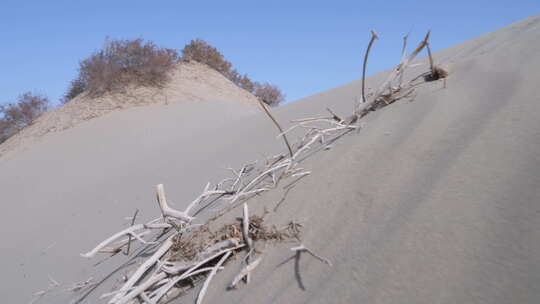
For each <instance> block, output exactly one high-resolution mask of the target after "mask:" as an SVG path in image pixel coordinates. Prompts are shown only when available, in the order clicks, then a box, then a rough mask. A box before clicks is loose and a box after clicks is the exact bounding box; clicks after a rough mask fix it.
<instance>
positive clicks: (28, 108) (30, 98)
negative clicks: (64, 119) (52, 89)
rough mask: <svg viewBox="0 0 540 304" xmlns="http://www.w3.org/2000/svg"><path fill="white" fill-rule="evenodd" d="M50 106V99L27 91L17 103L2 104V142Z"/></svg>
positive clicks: (0, 107) (0, 119)
mask: <svg viewBox="0 0 540 304" xmlns="http://www.w3.org/2000/svg"><path fill="white" fill-rule="evenodd" d="M48 108H49V99H48V98H47V97H46V96H43V95H40V94H33V93H31V92H26V93H24V94H22V95H20V96H19V98H18V99H17V102H16V103H8V104H6V105H0V143H2V142H4V141H6V140H7V139H8V138H10V137H11V136H13V135H15V134H17V132H19V131H20V130H22V129H23V128H24V127H26V126H28V125H30V124H32V122H33V121H34V120H35V119H36V118H38V117H39V116H40V115H41V114H43V113H44V112H45V111H47V109H48Z"/></svg>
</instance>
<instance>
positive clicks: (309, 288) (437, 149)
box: [0, 16, 540, 303]
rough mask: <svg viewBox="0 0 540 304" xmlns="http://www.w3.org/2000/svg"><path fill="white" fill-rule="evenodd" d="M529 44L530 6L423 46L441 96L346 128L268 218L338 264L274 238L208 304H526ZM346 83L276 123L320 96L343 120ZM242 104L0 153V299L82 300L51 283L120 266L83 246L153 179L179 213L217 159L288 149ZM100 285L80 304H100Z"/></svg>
mask: <svg viewBox="0 0 540 304" xmlns="http://www.w3.org/2000/svg"><path fill="white" fill-rule="evenodd" d="M538 54H540V16H534V17H530V18H527V19H525V20H522V21H519V22H517V23H514V24H512V25H510V26H508V27H505V28H502V29H500V30H497V31H494V32H492V33H488V34H486V35H483V36H481V37H478V38H476V39H473V40H470V41H466V42H464V43H461V44H458V45H456V46H454V47H451V48H448V49H446V50H443V51H440V52H437V53H435V58H436V60H437V61H439V62H441V63H442V64H443V65H444V66H446V67H447V68H448V69H449V70H450V76H449V78H448V80H447V87H446V88H443V87H442V82H432V83H426V84H423V85H421V86H419V87H418V89H417V92H416V95H415V98H414V99H413V100H412V101H411V102H409V101H407V100H403V101H400V102H398V103H395V104H392V105H391V106H389V107H385V108H383V109H381V110H379V111H376V112H374V113H373V114H370V115H369V116H367V117H366V119H365V122H364V123H365V124H364V127H363V129H362V130H361V131H360V132H359V133H358V134H356V133H355V134H351V135H349V136H346V137H344V138H343V139H341V140H340V141H339V142H338V143H337V144H336V145H335V146H334V147H333V148H332V149H331V150H329V151H324V152H321V153H318V154H316V155H314V156H313V157H311V158H309V159H308V160H306V162H305V165H304V167H306V168H307V169H309V170H310V171H312V172H313V173H312V175H311V176H309V177H307V178H305V179H303V180H302V182H301V183H299V184H298V185H297V186H296V187H295V188H294V189H293V190H291V191H290V193H289V195H288V196H287V199H286V201H285V202H284V203H283V204H282V206H281V207H280V209H279V212H278V213H274V214H270V215H269V220H270V221H273V222H274V223H276V224H281V223H284V222H286V221H288V220H290V219H291V218H295V219H297V220H300V221H302V222H303V223H304V226H305V228H304V235H303V242H304V244H306V245H307V246H309V247H310V248H312V249H313V250H314V251H316V252H317V253H319V254H320V255H322V256H324V257H326V258H328V259H330V260H331V261H332V262H333V267H328V266H327V265H325V264H322V263H320V262H318V261H316V260H314V259H311V258H309V257H303V258H302V259H301V261H300V263H299V264H298V265H296V266H295V264H294V262H293V261H289V262H287V263H284V264H282V262H284V261H285V260H287V259H288V258H289V257H290V256H291V255H292V253H291V252H290V251H289V250H288V248H289V247H292V246H293V245H294V244H277V245H275V246H270V247H268V248H267V250H266V251H265V254H264V260H263V262H262V264H261V266H259V268H258V269H257V271H256V272H254V274H253V277H252V283H251V284H250V285H249V286H248V287H247V288H245V287H242V288H240V289H238V290H234V291H225V287H226V286H227V284H228V282H230V280H231V279H232V277H234V275H236V272H237V271H238V267H235V265H232V266H231V267H227V268H226V269H225V270H224V271H223V272H220V273H218V275H217V276H216V278H215V279H214V281H213V282H212V285H211V288H210V289H209V293H208V294H207V297H206V299H205V302H206V303H305V302H310V303H311V302H315V303H434V302H436V303H470V302H473V303H537V302H538V300H539V299H540V288H539V287H538V286H540V217H539V215H540V205H539V202H540V191H539V190H538V185H540V153H538V151H540V120H539V119H538V117H539V114H540V94H539V93H538V90H537V89H536V83H537V82H538V80H539V79H540V71H539V69H538V67H539V66H540V56H539V55H538ZM418 63H423V65H419V66H416V67H415V68H413V69H411V71H410V76H411V77H412V76H414V75H416V74H418V73H421V72H422V71H425V70H426V69H427V65H426V59H425V58H422V59H420V60H418ZM384 75H385V73H384V72H383V73H380V74H377V75H374V76H372V77H370V79H369V81H368V86H370V87H374V86H376V85H377V84H378V83H380V82H381V79H383V78H384ZM359 88H360V83H359V81H354V82H352V83H349V84H346V85H344V86H342V87H338V88H335V89H333V90H329V91H327V92H323V93H320V94H317V95H314V96H311V97H308V98H304V99H301V100H298V101H296V102H293V103H291V104H288V105H285V106H283V107H279V108H277V109H275V111H274V113H275V115H276V117H277V118H278V119H279V120H280V121H283V122H286V121H289V120H291V119H295V118H301V117H306V116H312V115H314V114H320V113H324V111H325V110H324V109H325V107H328V106H329V107H331V108H332V109H333V110H334V111H336V112H338V113H340V114H345V113H349V112H350V111H351V109H352V106H353V100H354V98H355V97H358V96H359V90H360V89H359ZM229 100H231V99H229ZM218 105H219V106H218ZM243 109H245V105H242V104H239V103H235V102H229V103H222V102H221V103H218V102H216V101H207V102H198V103H189V104H185V103H171V104H168V105H164V104H154V105H147V106H144V107H136V108H130V109H126V110H123V111H114V112H111V113H109V114H107V115H105V116H101V117H98V118H95V119H92V120H90V121H87V122H85V123H83V124H79V125H77V126H75V127H73V128H70V129H67V130H64V131H62V132H57V133H49V134H47V135H45V136H43V138H42V139H41V140H40V141H39V142H34V143H32V144H31V145H29V146H28V147H27V148H26V149H21V150H18V151H17V153H12V154H10V155H9V157H1V158H0V191H1V193H2V194H3V201H4V204H3V206H4V207H3V209H2V211H3V212H2V218H1V220H0V229H1V231H4V232H5V233H4V237H3V238H4V239H3V240H2V245H1V246H2V248H1V250H2V260H1V262H0V263H1V264H0V266H1V268H2V269H3V275H2V278H3V280H2V282H3V284H2V285H1V286H0V294H2V296H3V299H4V301H6V302H7V303H19V302H23V303H24V302H28V301H30V300H31V299H32V293H33V292H36V291H38V290H41V289H45V288H46V287H47V285H48V284H49V279H48V275H50V276H52V277H53V278H54V279H55V280H57V281H58V282H60V283H62V284H63V285H62V287H59V288H57V289H56V290H53V291H51V292H50V293H49V294H48V295H46V296H45V297H43V298H42V299H40V301H41V302H42V303H69V302H70V301H71V300H74V299H77V297H78V295H77V294H72V293H68V292H64V291H62V290H63V289H65V288H67V287H68V286H69V284H70V283H73V282H77V281H82V280H86V279H87V278H88V277H90V276H93V277H96V278H100V277H101V276H103V275H104V274H106V273H107V272H108V271H110V270H111V269H112V267H114V265H117V264H119V263H121V262H122V261H123V259H125V258H124V257H122V256H117V257H116V258H115V259H113V260H110V261H107V262H106V263H104V264H102V265H100V267H94V266H92V264H93V263H95V262H96V261H93V260H92V261H88V260H84V259H82V258H80V257H79V253H81V252H85V251H87V250H88V249H89V248H90V247H92V246H93V245H95V244H96V243H97V242H99V241H101V240H102V239H103V238H104V237H106V236H108V235H110V233H111V232H113V231H116V230H118V229H119V228H121V227H123V226H122V224H123V223H122V219H123V218H124V217H126V216H129V215H130V214H131V213H132V212H133V211H134V210H135V208H139V209H140V210H141V214H142V218H151V217H153V216H156V215H158V213H159V211H158V209H157V208H156V205H155V204H156V203H155V199H154V192H153V189H154V188H153V187H154V185H155V184H158V183H164V184H165V185H166V187H167V194H168V197H169V198H170V200H171V201H172V202H173V203H176V206H178V207H180V208H181V207H182V204H183V203H182V202H188V201H190V200H191V199H192V198H193V197H195V196H196V195H197V194H198V193H199V192H200V190H201V189H202V187H203V186H204V184H205V183H206V182H208V181H213V182H215V181H218V180H219V179H220V178H221V177H223V176H224V174H225V172H224V170H222V169H220V168H222V167H226V166H233V167H237V166H239V165H240V164H242V163H245V162H246V161H249V160H254V159H260V158H261V157H262V156H261V155H270V154H272V153H275V152H277V151H281V150H283V146H282V143H281V142H280V141H278V140H276V139H275V133H276V132H275V130H274V129H273V126H272V124H271V123H270V122H269V121H268V120H267V119H266V118H265V117H264V116H263V115H262V114H261V113H254V112H252V111H246V110H243ZM284 124H286V123H284ZM282 193H283V190H281V189H277V190H274V191H271V192H269V193H266V194H264V195H262V196H260V197H257V198H255V199H253V200H252V201H250V206H252V208H253V212H262V209H263V208H264V206H267V207H269V208H273V206H274V205H275V204H276V202H277V201H278V200H279V199H280V197H281V196H282ZM233 213H234V214H232V215H231V216H233V215H238V214H240V211H239V210H238V211H234V212H233ZM124 224H127V222H126V223H124ZM112 284H113V282H111V283H110V284H108V285H104V286H102V287H101V289H99V290H98V292H97V293H96V296H93V297H89V298H87V300H86V301H87V302H88V303H99V302H98V300H97V298H96V297H97V296H99V293H100V291H108V290H109V289H110V286H111V285H112ZM192 298H193V295H187V300H188V302H189V301H191V299H192ZM38 303H40V302H38Z"/></svg>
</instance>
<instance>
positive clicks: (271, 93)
mask: <svg viewBox="0 0 540 304" xmlns="http://www.w3.org/2000/svg"><path fill="white" fill-rule="evenodd" d="M254 94H255V96H257V97H259V98H260V99H261V100H262V101H264V102H265V103H266V104H268V105H270V106H276V105H278V104H280V103H281V102H283V100H284V99H285V96H283V93H281V91H280V90H279V88H278V87H276V86H275V85H272V84H270V83H268V82H265V83H262V84H261V83H257V84H256V85H255V88H254Z"/></svg>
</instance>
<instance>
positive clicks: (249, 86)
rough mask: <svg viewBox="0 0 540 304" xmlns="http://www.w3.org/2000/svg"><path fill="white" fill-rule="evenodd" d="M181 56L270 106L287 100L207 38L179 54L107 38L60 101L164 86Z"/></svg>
mask: <svg viewBox="0 0 540 304" xmlns="http://www.w3.org/2000/svg"><path fill="white" fill-rule="evenodd" d="M180 59H181V60H184V61H197V62H200V63H203V64H206V65H208V66H209V67H211V68H212V69H214V70H216V71H218V72H220V73H221V74H222V75H224V76H225V77H227V78H228V79H229V80H231V81H232V82H233V83H234V84H236V85H237V86H239V87H241V88H243V89H244V90H246V91H248V92H250V93H253V94H254V95H255V96H257V97H259V98H261V99H262V100H263V101H264V102H265V103H266V104H268V105H271V106H275V105H278V104H279V103H281V102H283V100H284V95H283V93H282V92H281V91H280V90H279V88H278V87H276V86H275V85H271V84H269V83H263V84H261V83H258V82H254V81H252V80H251V79H250V78H249V77H248V75H247V74H244V75H242V74H240V73H239V72H238V71H237V70H235V69H233V68H232V64H231V63H230V62H229V61H227V60H226V59H225V57H224V56H223V54H221V53H220V52H219V50H218V49H217V48H215V47H213V46H211V45H210V44H208V43H207V42H206V41H204V40H201V39H195V40H192V41H191V42H190V43H188V44H187V45H186V46H184V48H183V49H182V56H181V57H180V56H179V55H178V52H177V51H176V50H174V49H169V48H160V47H157V46H156V45H155V44H154V43H153V42H144V40H143V39H135V40H107V41H106V42H105V46H104V47H103V49H102V50H100V51H97V52H95V53H94V54H92V55H91V56H90V57H88V58H87V59H85V60H83V61H81V62H80V64H79V74H78V75H77V77H76V78H75V79H74V80H72V81H71V83H70V85H69V87H68V90H67V92H66V93H65V94H64V96H63V98H62V100H61V101H62V102H63V103H66V102H69V101H70V100H72V99H73V98H75V97H77V96H78V95H79V94H81V93H82V92H87V93H88V95H89V96H90V97H97V96H100V95H103V94H105V93H108V92H118V91H122V90H123V89H125V88H126V87H127V86H130V85H133V86H151V87H162V86H163V85H164V84H165V83H166V82H167V81H168V80H169V72H170V71H171V70H172V69H173V68H174V64H175V63H176V62H177V61H178V60H180Z"/></svg>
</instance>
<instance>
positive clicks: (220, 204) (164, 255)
mask: <svg viewBox="0 0 540 304" xmlns="http://www.w3.org/2000/svg"><path fill="white" fill-rule="evenodd" d="M376 38H377V36H376V34H375V33H374V32H373V36H372V42H370V45H371V44H372V43H373V41H374V40H375V39H376ZM428 39H429V32H428V33H427V34H426V36H425V38H424V40H422V41H421V42H420V43H419V45H418V46H417V47H416V48H415V49H414V51H413V52H412V53H411V54H410V55H408V56H405V50H406V43H407V39H404V46H403V56H402V59H401V62H400V63H399V64H398V65H397V66H396V67H395V68H394V69H393V70H392V72H391V73H390V74H389V76H388V78H387V79H386V81H385V82H384V83H383V84H382V85H381V87H379V89H377V90H376V91H375V93H373V94H372V95H370V96H368V98H367V100H366V102H365V103H359V102H357V104H356V106H355V109H354V111H353V113H352V114H350V115H349V116H347V117H344V118H342V117H340V116H339V115H337V114H336V113H334V112H333V111H332V110H330V109H328V111H329V112H330V115H329V116H320V117H314V118H305V119H300V120H296V121H294V122H295V125H293V126H292V127H291V128H289V129H288V130H285V131H283V129H282V128H281V126H280V125H279V123H278V122H277V121H276V120H275V119H274V118H273V117H272V115H271V113H270V111H269V109H267V108H266V105H265V104H264V103H262V102H261V106H262V107H263V109H264V110H265V112H266V113H267V115H268V116H269V117H270V118H271V119H272V121H273V122H274V123H275V124H276V126H277V128H278V129H279V130H280V134H279V137H282V138H283V139H284V142H285V144H286V146H287V152H285V153H281V154H278V155H275V156H273V157H270V158H267V159H266V160H265V161H264V162H261V163H259V162H255V163H249V164H246V165H244V166H242V167H241V168H240V169H239V170H235V169H232V168H230V171H231V173H232V175H231V177H230V178H227V179H224V180H222V181H220V182H219V183H217V184H215V185H214V186H213V187H211V184H210V183H208V184H207V185H206V187H205V188H204V189H203V191H202V193H201V194H200V195H199V196H198V197H197V198H195V200H193V201H192V202H191V203H189V204H188V205H187V207H186V208H185V209H184V210H182V211H181V210H177V209H174V208H172V207H171V206H170V205H169V204H168V202H167V199H166V197H165V191H164V187H163V185H161V184H160V185H158V186H157V201H158V205H159V207H160V210H161V214H162V216H161V217H159V218H157V219H154V220H152V221H149V222H147V223H146V224H138V225H133V226H131V227H129V228H126V229H124V230H123V231H120V232H118V233H116V234H114V235H113V236H111V237H110V238H108V239H106V240H105V241H103V242H102V243H100V244H99V245H97V246H96V247H95V248H94V249H92V250H91V251H89V252H87V253H85V254H82V256H84V257H87V258H91V257H93V256H95V255H96V254H97V253H99V252H109V253H110V252H113V253H114V252H119V251H121V250H122V249H123V248H125V247H128V246H129V244H130V242H131V241H132V239H133V240H137V241H139V242H140V243H142V244H145V245H146V247H144V248H143V250H141V251H139V254H141V253H143V252H146V251H150V250H154V249H155V251H154V253H153V254H152V255H151V256H150V257H149V258H147V259H146V260H145V261H144V263H143V264H142V265H140V266H139V268H138V269H137V270H136V271H135V272H134V273H133V274H132V275H131V276H130V278H129V279H127V281H126V282H125V283H124V284H123V286H121V287H120V288H119V289H118V290H116V291H113V292H112V293H109V294H106V295H104V297H111V299H110V301H109V303H110V304H123V303H138V302H139V303H161V302H160V301H161V300H162V299H164V298H166V297H168V298H170V297H174V295H177V294H179V293H181V292H183V291H184V290H185V289H186V288H188V289H189V288H193V286H194V284H195V283H194V281H200V280H202V279H205V282H204V284H203V286H202V288H201V290H200V292H199V296H198V300H197V303H200V302H201V301H202V299H203V297H204V294H205V293H206V290H207V288H208V286H209V282H210V280H211V279H212V277H213V276H214V275H215V274H216V272H217V271H219V270H220V269H222V268H223V267H224V265H225V263H226V262H227V261H228V260H229V259H230V258H231V256H233V255H234V254H235V253H238V252H239V251H240V250H244V249H245V250H246V251H247V254H246V257H245V266H244V267H243V268H242V269H241V270H240V272H239V274H238V275H237V276H236V277H235V278H234V280H233V281H232V282H231V284H230V285H229V287H230V288H234V287H235V286H237V284H238V283H239V282H240V281H241V280H242V279H245V281H246V283H247V282H249V276H250V273H251V271H253V270H254V269H255V267H257V265H259V263H260V262H261V259H262V255H261V254H260V252H259V250H257V248H256V242H258V241H269V240H276V241H279V240H284V239H290V238H296V239H298V240H300V238H299V236H300V227H301V226H300V225H299V224H297V223H294V222H291V223H289V224H288V225H287V226H284V227H282V228H276V227H272V228H268V227H266V226H265V225H264V219H263V218H264V216H263V217H258V216H251V217H250V216H249V215H248V204H247V202H248V201H249V199H250V198H251V197H253V196H254V195H258V194H260V193H263V192H266V191H269V190H271V189H275V188H276V187H278V185H279V184H280V183H281V182H282V181H283V180H285V179H293V180H292V181H291V182H289V183H288V185H286V186H285V188H288V187H291V185H294V184H295V183H297V182H298V181H299V180H300V179H302V178H303V177H305V176H307V175H309V174H310V173H311V172H309V171H306V170H305V169H304V168H301V167H300V164H301V162H302V161H303V160H304V159H306V158H307V157H309V156H311V155H313V154H314V153H315V152H317V151H319V150H321V149H327V148H329V147H330V146H331V144H332V143H333V142H335V141H336V140H338V139H339V138H341V137H342V136H344V135H345V134H348V133H349V132H351V131H353V130H359V129H360V125H359V120H360V119H361V118H362V117H364V116H365V115H367V114H369V113H370V112H371V111H374V110H376V109H378V108H380V107H384V106H386V105H389V104H391V103H393V102H395V101H397V100H399V99H401V98H404V97H405V96H409V95H410V93H411V92H412V90H414V88H413V87H412V86H411V82H409V83H404V82H403V74H404V72H405V70H406V68H407V67H408V65H409V64H410V62H411V61H412V60H413V59H414V58H415V57H416V56H417V55H418V54H419V53H420V51H421V50H422V49H423V48H424V47H426V45H428ZM368 52H369V50H368ZM366 58H367V56H366ZM364 64H365V63H364ZM294 129H305V132H304V135H303V136H302V137H301V138H300V139H299V140H298V141H296V142H295V143H294V144H292V145H291V144H290V143H289V141H288V139H287V134H288V133H289V132H291V131H292V130H294ZM240 204H243V217H242V219H241V220H242V221H241V222H237V223H232V224H228V225H225V226H223V227H222V228H221V229H218V230H216V231H215V232H212V231H210V229H209V228H208V227H209V226H208V225H209V223H211V222H213V221H214V220H216V219H217V218H219V217H221V216H223V215H224V214H226V213H228V212H229V211H231V210H232V209H233V208H235V207H237V206H238V205H240ZM276 209H277V206H276ZM216 210H217V211H216ZM203 212H206V213H207V215H210V219H209V220H208V221H207V222H205V223H204V224H203V225H200V224H195V220H196V218H197V217H198V216H199V215H200V214H201V213H203ZM154 231H159V232H160V233H159V234H158V237H154V238H153V240H152V241H150V239H151V236H152V234H153V232H154ZM165 236H167V237H166V239H165V240H162V239H163V237H165ZM122 238H123V239H122ZM119 239H120V240H119ZM117 240H119V241H117ZM156 248H157V249H156ZM291 250H293V251H295V252H296V254H297V255H299V254H300V253H301V252H308V253H310V254H311V255H312V256H314V257H316V258H317V259H319V260H321V261H322V262H324V263H326V264H328V265H331V263H330V262H329V261H328V260H326V259H324V258H322V257H320V256H318V255H316V254H315V253H314V252H313V251H311V250H309V249H308V248H306V247H305V246H304V245H300V246H297V247H294V248H291Z"/></svg>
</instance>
